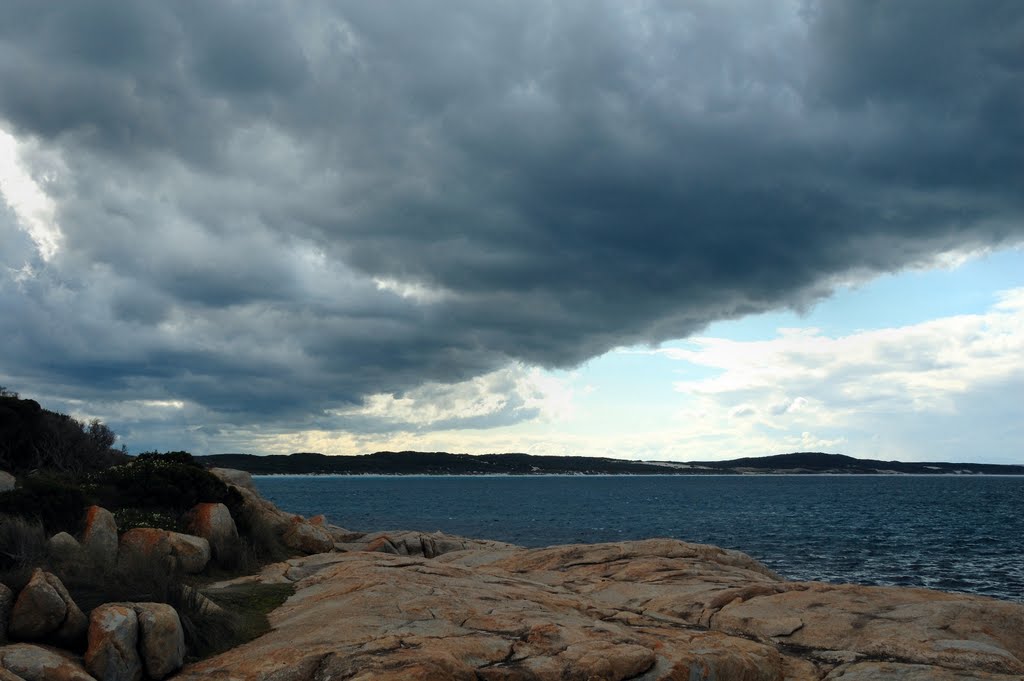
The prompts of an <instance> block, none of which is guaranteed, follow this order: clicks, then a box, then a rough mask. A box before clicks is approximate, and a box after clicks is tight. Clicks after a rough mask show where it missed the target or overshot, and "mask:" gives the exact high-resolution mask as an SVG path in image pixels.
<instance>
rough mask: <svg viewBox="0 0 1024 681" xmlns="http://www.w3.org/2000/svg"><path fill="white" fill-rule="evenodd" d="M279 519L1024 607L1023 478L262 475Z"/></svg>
mask: <svg viewBox="0 0 1024 681" xmlns="http://www.w3.org/2000/svg"><path fill="white" fill-rule="evenodd" d="M254 479H255V482H256V486H257V487H258V488H259V490H260V492H261V493H262V494H263V495H264V496H265V497H266V498H268V499H270V500H271V501H273V502H274V503H275V504H277V505H278V506H279V507H281V508H282V509H284V510H287V511H290V512H293V513H300V514H302V515H306V516H310V515H316V514H318V513H323V514H325V515H326V516H327V517H328V519H329V520H330V521H331V522H333V523H335V524H338V525H341V526H343V527H346V528H348V529H351V530H361V531H376V530H419V531H423V532H433V531H435V530H441V531H443V532H447V533H450V534H457V535H462V536H467V537H476V538H482V539H496V540H500V541H506V542H512V543H514V544H520V545H523V546H528V547H539V546H549V545H552V544H566V543H578V542H587V543H593V542H608V541H621V540H626V539H644V538H649V537H673V538H676V539H682V540H684V541H689V542H698V543H706V544H715V545H717V546H722V547H726V548H732V549H738V550H740V551H743V552H744V553H747V554H749V555H751V556H753V557H754V558H756V559H758V560H760V561H762V562H763V563H764V564H766V565H767V566H768V567H770V568H772V569H773V570H775V571H776V572H778V573H779V574H781V575H783V576H785V577H787V578H790V579H798V580H805V579H808V580H821V581H828V582H851V583H858V584H877V585H900V586H922V587H928V588H933V589H941V590H944V591H961V592H967V593H975V594H983V595H987V596H994V597H997V598H1002V599H1009V600H1016V601H1024V477H1010V476H1007V477H997V476H985V477H975V476H971V477H960V476H838V475H837V476H831V475H782V476H508V477H503V476H257V477H255V478H254Z"/></svg>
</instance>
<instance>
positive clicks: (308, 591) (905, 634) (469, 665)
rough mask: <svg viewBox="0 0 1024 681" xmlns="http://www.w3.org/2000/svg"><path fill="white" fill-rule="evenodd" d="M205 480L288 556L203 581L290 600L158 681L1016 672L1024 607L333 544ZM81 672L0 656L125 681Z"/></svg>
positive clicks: (22, 677) (732, 565) (668, 549)
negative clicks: (262, 523)
mask: <svg viewBox="0 0 1024 681" xmlns="http://www.w3.org/2000/svg"><path fill="white" fill-rule="evenodd" d="M216 473H217V475H218V476H219V477H220V478H221V479H222V480H224V481H225V482H227V483H228V484H230V485H233V486H234V488H235V489H236V490H238V492H239V493H240V494H242V495H243V496H244V497H245V500H246V507H247V508H248V509H249V511H250V512H254V513H259V514H260V515H261V516H262V517H263V518H264V519H265V520H266V522H267V523H268V524H269V525H272V526H274V527H276V528H277V529H278V531H280V532H281V533H282V535H283V536H286V537H287V539H288V544H289V546H291V547H293V548H294V549H295V550H296V551H297V552H300V553H303V554H307V555H303V556H300V557H296V558H292V559H289V560H287V561H284V562H280V563H274V564H271V565H268V566H266V567H264V568H263V569H262V570H261V571H260V572H259V573H258V574H255V575H248V576H243V577H239V578H235V579H228V580H225V581H222V582H219V583H215V584H211V585H209V586H208V587H206V588H205V589H204V591H206V592H207V593H209V594H214V593H216V591H217V590H219V589H224V590H229V589H232V588H238V587H240V586H241V585H259V584H263V585H271V584H289V585H291V586H292V588H294V593H293V595H292V596H291V597H290V598H288V600H287V601H286V602H285V603H284V604H283V605H282V606H280V607H278V608H277V609H276V610H274V611H273V612H272V613H271V614H270V617H269V618H270V624H271V627H272V628H271V630H270V631H269V632H268V633H265V634H264V635H262V636H260V637H259V638H256V639H254V640H252V641H250V642H248V643H244V644H242V645H240V646H238V647H236V648H233V649H231V650H228V651H226V652H223V653H221V654H218V655H215V656H212V657H209V658H207V659H205V660H201V661H198V662H193V663H190V664H187V665H185V666H184V667H183V668H181V669H180V670H179V671H176V672H174V673H172V674H171V675H170V676H169V677H167V678H171V679H175V680H176V681H200V680H209V681H328V679H330V680H331V681H340V680H342V679H345V680H349V679H351V680H360V681H368V680H371V679H380V680H383V681H387V680H389V679H394V680H398V679H414V680H415V679H422V680H431V679H437V680H444V679H457V680H460V681H461V680H466V681H469V680H481V681H527V680H547V679H595V680H597V679H601V680H604V679H607V680H616V681H624V680H626V679H633V680H641V679H642V680H644V681H654V680H668V679H684V680H687V681H692V680H698V679H700V680H705V681H711V680H718V681H812V680H814V681H822V680H827V681H834V680H836V679H842V680H843V681H861V680H865V681H866V680H868V679H871V680H881V681H885V680H889V679H891V680H899V681H926V680H928V681H930V680H936V681H946V680H949V681H953V680H966V679H989V680H993V681H1011V680H1013V681H1020V679H1022V678H1024V604H1020V603H1012V602H1004V601H998V600H994V599H990V598H985V597H980V596H969V595H963V594H949V593H943V592H937V591H929V590H925V589H910V588H895V587H866V586H856V585H834V584H823V583H816V582H792V581H786V580H784V579H782V578H781V577H779V576H778V575H776V574H774V573H772V572H771V571H770V570H768V569H767V568H765V567H764V566H763V565H761V564H760V563H758V562H757V561H755V560H754V559H752V558H750V557H748V556H746V555H745V554H742V553H739V552H737V551H730V550H725V549H720V548H717V547H713V546H707V545H699V544H689V543H685V542H681V541H676V540H668V539H650V540H646V541H635V542H621V543H613V544H594V545H569V546H554V547H549V548H544V549H524V548H520V547H517V546H512V545H509V544H503V543H499V542H490V541H482V540H473V539H463V538H458V537H451V536H446V535H442V534H421V533H410V532H392V533H374V534H368V535H364V534H360V533H351V532H347V531H345V530H344V529H342V528H338V527H334V526H331V525H329V524H327V523H325V522H324V521H323V519H322V518H314V519H308V520H307V519H302V518H297V517H294V516H290V515H289V514H286V513H283V512H282V511H280V510H279V509H277V508H276V507H274V506H273V505H272V504H270V503H269V502H267V501H266V500H264V499H262V498H260V497H259V496H258V494H256V492H255V489H254V488H253V487H252V485H251V481H250V480H249V478H248V475H246V474H244V473H241V472H238V471H227V470H221V471H216ZM208 511H209V512H210V513H212V512H213V511H214V509H213V508H211V509H208ZM201 526H202V523H198V522H197V523H196V527H197V528H199V527H201ZM137 534H138V533H137ZM122 542H123V537H122ZM41 579H45V577H41ZM103 607H104V608H106V610H101V611H100V612H99V613H97V612H96V611H95V610H94V611H93V612H92V613H90V618H89V619H90V645H91V639H92V630H91V629H92V628H93V627H98V626H99V625H97V621H98V620H104V621H107V620H110V621H113V619H116V617H117V616H121V615H124V616H126V617H128V616H129V615H132V614H134V615H135V619H136V620H141V619H142V618H143V615H140V614H139V612H143V613H148V612H149V611H150V610H152V608H150V610H147V609H146V606H135V608H134V610H133V612H130V613H129V612H128V610H130V609H131V608H124V607H122V608H121V610H124V611H125V612H121V610H117V606H109V607H108V606H103ZM140 608H141V610H140ZM146 616H147V617H149V615H146ZM112 618H113V619H112ZM78 619H81V618H78ZM79 623H81V622H79ZM115 628H116V627H115ZM172 638H173V637H172ZM140 640H141V639H140ZM175 640H176V639H175ZM111 646H112V647H111V648H110V649H111V650H119V649H118V648H117V647H116V646H115V645H113V644H111ZM29 649H34V650H35V653H34V654H37V655H44V654H46V655H51V656H56V657H59V658H60V661H61V665H62V666H61V667H60V669H62V670H63V671H61V672H60V674H58V672H57V671H54V670H56V669H57V667H50V668H47V669H48V671H45V670H44V671H43V672H39V668H36V670H35V671H33V670H31V669H28V667H27V666H25V665H24V664H23V662H24V660H25V659H26V658H27V657H28V656H30V654H31V653H33V651H32V650H29ZM40 651H41V652H40ZM175 654H177V653H175ZM89 656H90V652H88V651H87V652H86V655H85V657H86V663H88V662H89ZM154 659H155V658H154ZM178 659H180V656H179V658H178ZM86 667H88V668H89V669H90V670H94V669H96V668H103V669H107V668H108V667H110V665H107V666H102V665H101V666H99V667H98V666H97V665H96V664H85V665H83V664H82V660H81V659H80V658H76V656H74V655H72V654H68V653H66V652H60V651H57V650H56V649H53V648H49V647H46V646H41V645H33V644H27V643H14V644H10V645H6V646H2V647H0V681H42V680H45V681H50V680H53V681H63V680H64V679H75V680H77V681H89V680H91V679H99V681H105V680H110V681H120V679H122V678H124V679H138V678H140V676H133V674H135V673H138V674H140V675H141V671H139V672H134V671H133V672H131V673H129V674H128V675H123V676H118V675H109V674H108V675H106V676H103V677H102V678H100V677H96V676H94V675H90V673H89V672H88V671H87V670H86ZM166 673H167V671H166V670H164V669H161V670H160V672H159V675H158V676H152V678H160V677H162V676H164V674H166ZM40 674H41V675H40Z"/></svg>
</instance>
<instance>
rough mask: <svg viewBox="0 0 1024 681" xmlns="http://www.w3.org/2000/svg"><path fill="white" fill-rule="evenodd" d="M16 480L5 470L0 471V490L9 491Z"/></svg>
mask: <svg viewBox="0 0 1024 681" xmlns="http://www.w3.org/2000/svg"><path fill="white" fill-rule="evenodd" d="M17 482H18V481H17V479H16V478H15V477H14V476H13V475H11V474H10V473H8V472H7V471H0V492H10V491H11V490H12V489H14V485H15V484H16V483H17Z"/></svg>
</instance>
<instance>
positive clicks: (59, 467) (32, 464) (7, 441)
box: [0, 388, 127, 475]
mask: <svg viewBox="0 0 1024 681" xmlns="http://www.w3.org/2000/svg"><path fill="white" fill-rule="evenodd" d="M116 439H117V435H115V434H114V432H113V431H112V430H111V429H110V428H108V427H107V426H106V425H104V424H103V423H102V422H100V421H99V420H97V419H93V420H92V421H90V422H88V423H83V422H81V421H78V420H76V419H74V418H72V417H70V416H68V415H67V414H61V413H59V412H54V411H49V410H48V409H43V408H42V407H41V406H40V405H39V403H38V402H36V401H35V400H28V399H21V398H20V397H19V396H18V394H17V393H16V392H12V391H9V390H6V389H2V388H0V469H2V470H7V471H10V472H12V473H15V474H17V475H21V474H24V473H28V472H29V471H33V470H40V471H48V472H51V473H60V474H65V475H79V474H82V473H88V472H91V471H98V470H102V469H104V468H106V467H108V466H111V465H113V464H115V463H117V462H119V461H123V460H124V459H126V458H127V455H126V454H124V453H123V452H120V451H118V450H116V449H113V445H114V442H115V441H116Z"/></svg>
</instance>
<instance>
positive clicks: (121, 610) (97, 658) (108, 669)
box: [85, 603, 142, 681]
mask: <svg viewBox="0 0 1024 681" xmlns="http://www.w3.org/2000/svg"><path fill="white" fill-rule="evenodd" d="M138 645H139V620H138V617H137V616H136V614H135V609H134V608H133V607H131V605H124V604H119V603H107V604H106V605H101V606H99V607H97V608H96V609H95V610H93V611H92V615H91V616H90V618H89V646H88V648H86V651H85V667H86V669H88V670H89V673H90V674H92V675H93V676H95V677H96V678H97V679H98V680H99V681H140V679H142V660H141V658H140V657H139V651H138Z"/></svg>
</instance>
